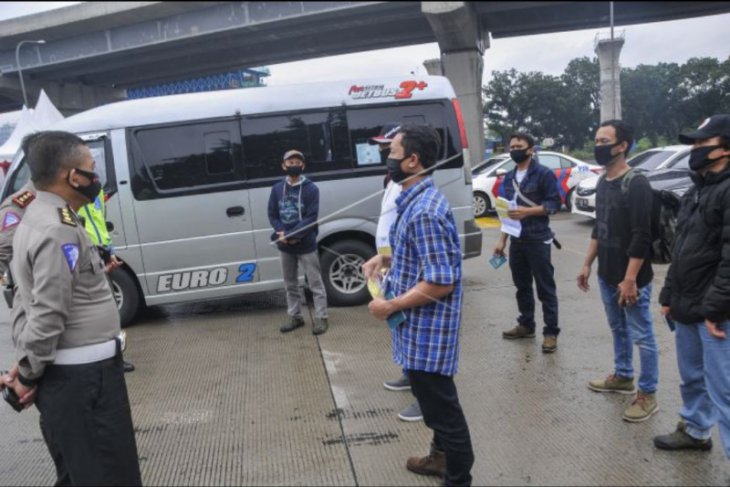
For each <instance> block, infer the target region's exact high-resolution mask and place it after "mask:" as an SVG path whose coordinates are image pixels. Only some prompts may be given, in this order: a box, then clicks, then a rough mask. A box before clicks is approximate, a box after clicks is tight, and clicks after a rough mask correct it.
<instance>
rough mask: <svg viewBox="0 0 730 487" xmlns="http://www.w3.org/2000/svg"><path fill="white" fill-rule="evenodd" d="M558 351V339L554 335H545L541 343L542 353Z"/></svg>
mask: <svg viewBox="0 0 730 487" xmlns="http://www.w3.org/2000/svg"><path fill="white" fill-rule="evenodd" d="M557 349H558V337H556V336H555V335H545V338H544V339H543V342H542V353H553V352H554V351H555V350H557Z"/></svg>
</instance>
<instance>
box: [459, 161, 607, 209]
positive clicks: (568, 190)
mask: <svg viewBox="0 0 730 487" xmlns="http://www.w3.org/2000/svg"><path fill="white" fill-rule="evenodd" d="M499 157H503V158H504V159H503V160H502V161H499V162H495V163H494V164H492V165H490V166H489V167H488V168H487V169H486V170H485V171H484V172H482V173H481V174H477V175H475V176H474V178H473V180H472V190H473V195H474V216H475V217H477V218H479V217H482V216H485V215H486V214H487V213H488V212H489V211H490V210H492V209H494V206H495V201H496V200H497V197H499V196H504V188H503V187H502V181H504V176H505V174H507V173H508V172H509V171H511V170H512V169H514V167H515V162H514V161H513V160H512V159H510V158H509V154H504V155H502V156H496V157H495V158H499ZM537 159H538V161H539V162H540V164H542V165H543V166H546V167H549V168H550V169H552V170H553V171H555V176H556V177H557V178H558V193H560V199H561V202H562V203H565V205H566V206H567V207H568V209H569V210H570V208H571V201H572V200H571V196H572V194H573V188H575V186H576V185H577V184H578V182H580V181H582V180H583V179H585V178H589V177H591V176H594V175H596V174H600V173H601V171H602V170H603V168H602V167H601V166H599V165H596V164H588V163H586V162H583V161H581V160H578V159H576V158H575V157H571V156H568V155H565V154H561V153H559V152H550V151H540V152H538V153H537Z"/></svg>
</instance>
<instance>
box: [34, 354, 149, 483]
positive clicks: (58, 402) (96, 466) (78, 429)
mask: <svg viewBox="0 0 730 487" xmlns="http://www.w3.org/2000/svg"><path fill="white" fill-rule="evenodd" d="M36 406H37V407H38V410H39V411H40V413H41V432H42V434H43V439H44V440H45V442H46V446H47V447H48V451H49V453H50V454H51V458H52V459H53V463H54V464H55V466H56V475H57V481H56V485H141V484H142V478H141V476H140V471H139V460H138V458H137V443H136V441H135V438H134V426H133V425H132V414H131V411H130V408H129V398H128V396H127V385H126V383H125V382H124V371H123V369H122V355H121V354H119V353H118V354H117V355H116V357H114V358H110V359H107V360H102V361H100V362H95V363H91V364H83V365H49V366H48V367H46V371H45V373H44V374H43V379H42V380H41V383H40V384H39V385H38V396H37V397H36Z"/></svg>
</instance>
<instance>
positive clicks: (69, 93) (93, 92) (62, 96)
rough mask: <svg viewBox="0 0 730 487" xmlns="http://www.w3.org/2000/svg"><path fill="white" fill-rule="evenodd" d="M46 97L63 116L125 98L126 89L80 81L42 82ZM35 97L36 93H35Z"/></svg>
mask: <svg viewBox="0 0 730 487" xmlns="http://www.w3.org/2000/svg"><path fill="white" fill-rule="evenodd" d="M43 88H44V89H45V90H46V94H47V95H48V98H50V99H51V101H52V102H53V104H54V105H55V106H56V108H58V110H59V111H60V112H61V113H63V114H64V115H65V116H70V115H74V114H76V113H79V112H83V111H85V110H89V109H90V108H94V107H98V106H101V105H106V104H107V103H112V102H115V101H121V100H126V99H127V92H126V90H121V89H117V88H107V87H103V86H87V85H84V84H80V83H65V84H59V83H53V82H51V83H43ZM36 97H37V95H36Z"/></svg>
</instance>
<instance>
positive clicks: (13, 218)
mask: <svg viewBox="0 0 730 487" xmlns="http://www.w3.org/2000/svg"><path fill="white" fill-rule="evenodd" d="M18 223H20V217H19V216H18V215H16V214H15V213H13V212H12V211H9V212H7V213H5V218H3V227H2V230H0V231H3V232H4V231H5V230H8V229H9V228H13V227H14V226H16V225H17V224H18Z"/></svg>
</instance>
